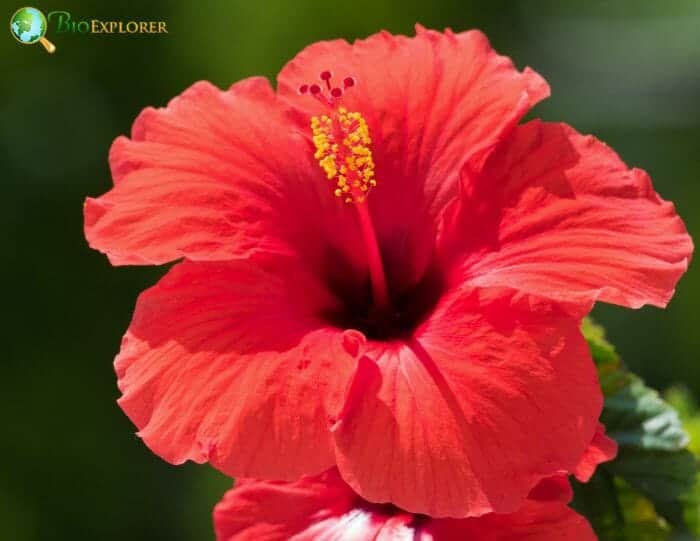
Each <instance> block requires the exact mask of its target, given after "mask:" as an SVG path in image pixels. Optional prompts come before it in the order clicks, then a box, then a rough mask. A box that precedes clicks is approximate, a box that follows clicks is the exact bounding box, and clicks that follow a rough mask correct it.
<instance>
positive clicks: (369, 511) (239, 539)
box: [214, 469, 596, 541]
mask: <svg viewBox="0 0 700 541" xmlns="http://www.w3.org/2000/svg"><path fill="white" fill-rule="evenodd" d="M570 497H571V492H570V491H566V490H564V491H560V492H550V493H549V498H548V499H542V498H539V497H536V496H535V497H530V498H528V499H527V500H526V501H525V502H524V504H523V505H522V507H521V508H520V509H518V510H517V511H516V512H514V513H510V514H505V515H498V514H493V513H492V514H488V515H484V516H482V517H478V518H464V519H451V518H443V519H435V518H431V517H428V516H426V515H415V514H413V513H409V512H406V511H403V510H401V509H399V508H398V507H395V506H393V505H387V504H375V503H371V502H368V501H366V500H364V499H362V497H360V496H359V495H358V494H356V493H355V492H353V490H352V489H351V488H350V487H349V486H348V485H347V484H346V483H345V482H344V481H343V479H342V478H341V477H340V475H339V474H338V471H337V470H335V469H333V470H329V471H327V472H325V473H323V474H321V475H319V476H316V477H306V478H302V479H300V480H299V481H296V482H292V483H285V482H274V481H252V480H243V481H238V482H237V486H236V488H234V489H232V490H229V491H228V492H227V493H226V495H225V496H224V498H223V500H222V501H221V502H219V503H218V504H217V506H216V507H215V509H214V529H215V531H216V539H217V541H245V540H251V541H252V540H255V541H278V540H279V541H282V540H284V541H286V540H288V539H293V540H295V541H304V540H307V541H311V540H316V539H333V540H336V541H365V540H367V541H369V540H372V541H375V540H376V541H407V540H411V541H414V540H415V541H457V540H464V539H479V540H480V541H520V540H523V541H524V540H527V539H536V540H537V541H565V540H570V541H571V540H573V541H595V540H596V536H595V534H594V533H593V530H592V529H591V527H590V525H589V524H588V522H587V521H586V519H585V518H583V517H582V516H580V515H578V514H576V513H575V512H573V511H572V510H571V509H569V508H568V507H567V506H566V504H567V503H568V501H569V500H570Z"/></svg>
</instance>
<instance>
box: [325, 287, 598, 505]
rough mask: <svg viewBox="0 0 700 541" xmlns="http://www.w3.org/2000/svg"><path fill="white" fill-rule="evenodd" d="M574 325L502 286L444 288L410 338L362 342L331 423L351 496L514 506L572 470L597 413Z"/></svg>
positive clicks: (593, 379)
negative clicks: (449, 290)
mask: <svg viewBox="0 0 700 541" xmlns="http://www.w3.org/2000/svg"><path fill="white" fill-rule="evenodd" d="M578 323H579V322H578V320H577V319H575V318H571V317H568V316H567V315H566V313H565V312H564V310H563V309H561V308H560V307H558V306H556V305H553V304H551V303H549V302H545V301H537V300H536V299H533V298H529V297H524V296H519V297H516V296H513V294H512V293H508V292H507V291H484V290H473V291H456V292H452V293H451V294H449V295H448V296H447V297H446V298H445V299H444V300H443V301H442V302H441V304H440V305H438V307H437V309H436V311H435V313H434V314H433V315H432V316H431V317H430V319H429V320H428V321H427V322H425V323H424V324H423V325H422V326H421V327H419V329H418V330H417V331H416V335H415V338H414V339H410V340H408V341H405V342H404V341H401V342H399V341H397V342H394V343H389V344H380V343H376V342H369V343H368V344H367V346H366V351H367V354H366V356H365V357H363V358H361V359H360V361H359V364H358V372H357V374H356V375H355V378H354V380H353V383H352V384H351V385H350V387H349V391H348V396H347V399H346V403H345V406H344V408H343V410H342V411H341V413H340V415H339V422H338V423H337V424H336V425H335V427H334V436H335V442H336V460H337V464H338V468H339V469H340V472H341V474H342V475H343V478H344V479H345V480H346V481H347V482H348V483H349V484H350V485H351V486H352V487H353V489H354V490H355V491H356V492H358V493H359V494H360V495H361V496H362V497H364V498H365V499H367V500H369V501H374V502H389V501H390V502H392V503H394V504H395V505H398V506H399V507H401V508H402V509H406V510H408V511H411V512H414V513H425V514H428V515H431V516H434V517H444V516H452V517H467V516H479V515H483V514H485V513H489V512H498V513H506V512H512V511H514V510H516V509H517V508H518V507H519V506H520V505H521V504H522V502H523V500H524V499H525V498H526V497H527V495H528V493H529V492H530V490H531V489H532V488H533V487H534V486H535V485H536V484H537V482H539V481H540V480H541V479H543V478H546V477H550V476H552V475H556V474H558V473H560V472H562V471H565V472H570V471H573V470H574V468H575V467H576V465H577V463H578V460H579V458H580V457H581V456H582V455H583V452H584V450H585V448H586V447H587V446H588V444H589V443H590V442H591V439H592V437H593V433H594V431H595V428H596V424H597V421H598V417H599V415H600V411H601V408H602V396H601V391H600V387H599V384H598V379H597V375H596V371H595V366H594V365H593V363H592V361H591V358H590V354H589V351H588V348H587V346H586V342H585V341H584V339H583V337H582V336H581V333H580V331H579V328H578Z"/></svg>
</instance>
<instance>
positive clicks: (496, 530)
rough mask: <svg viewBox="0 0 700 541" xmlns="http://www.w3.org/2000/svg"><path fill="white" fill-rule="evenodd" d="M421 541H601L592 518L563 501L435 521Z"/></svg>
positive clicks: (532, 504) (428, 527)
mask: <svg viewBox="0 0 700 541" xmlns="http://www.w3.org/2000/svg"><path fill="white" fill-rule="evenodd" d="M420 539H421V541H422V540H425V541H432V540H434V541H462V540H464V539H478V540H479V541H521V540H525V539H532V540H536V541H597V537H596V535H595V533H594V532H593V529H592V528H591V525H590V524H589V523H588V521H587V520H586V519H585V518H584V517H582V516H581V515H579V514H577V513H575V512H574V511H572V510H571V509H569V508H568V507H566V505H564V504H562V503H541V502H530V501H528V502H526V503H525V504H524V505H523V506H522V507H521V508H520V509H518V511H516V512H515V513H510V514H506V515H497V514H491V515H486V516H484V517H480V518H473V519H464V520H456V519H443V520H432V521H430V522H429V523H428V524H427V525H426V527H425V534H424V537H421V538H420Z"/></svg>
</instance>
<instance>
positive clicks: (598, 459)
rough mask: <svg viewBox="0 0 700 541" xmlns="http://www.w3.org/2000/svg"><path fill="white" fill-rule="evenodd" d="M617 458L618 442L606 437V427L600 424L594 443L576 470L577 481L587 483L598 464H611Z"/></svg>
mask: <svg viewBox="0 0 700 541" xmlns="http://www.w3.org/2000/svg"><path fill="white" fill-rule="evenodd" d="M616 456H617V442H616V441H615V440H613V439H611V438H609V437H607V436H606V435H605V427H604V426H603V425H602V424H600V423H599V424H598V428H597V429H596V431H595V435H594V436H593V441H592V442H591V444H590V445H589V446H588V447H587V448H586V452H585V453H583V456H582V457H581V460H579V463H578V464H577V466H576V469H575V470H574V472H573V473H574V475H575V476H576V479H578V480H579V481H581V482H582V483H587V482H588V481H589V480H590V478H591V477H593V474H594V473H595V470H596V468H597V467H598V464H602V463H603V462H609V461H610V460H613V459H614V458H615V457H616Z"/></svg>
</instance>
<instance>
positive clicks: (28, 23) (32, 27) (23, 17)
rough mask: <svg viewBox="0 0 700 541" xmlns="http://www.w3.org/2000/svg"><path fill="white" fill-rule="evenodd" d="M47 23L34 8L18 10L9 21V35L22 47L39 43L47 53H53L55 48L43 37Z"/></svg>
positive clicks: (42, 15) (41, 14)
mask: <svg viewBox="0 0 700 541" xmlns="http://www.w3.org/2000/svg"><path fill="white" fill-rule="evenodd" d="M47 26H48V23H47V22H46V17H45V16H44V14H43V13H42V12H41V11H39V10H38V9H36V8H32V7H25V8H19V9H18V10H17V11H15V14H14V15H13V16H12V18H11V19H10V33H11V34H12V35H13V36H14V38H15V39H16V40H17V41H19V42H20V43H21V44H22V45H34V44H35V43H37V42H38V43H41V44H42V45H43V46H44V49H46V52H47V53H53V52H54V51H55V50H56V46H55V45H54V44H53V43H51V42H50V41H49V40H48V39H46V38H45V37H44V36H45V35H46V28H47Z"/></svg>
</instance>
